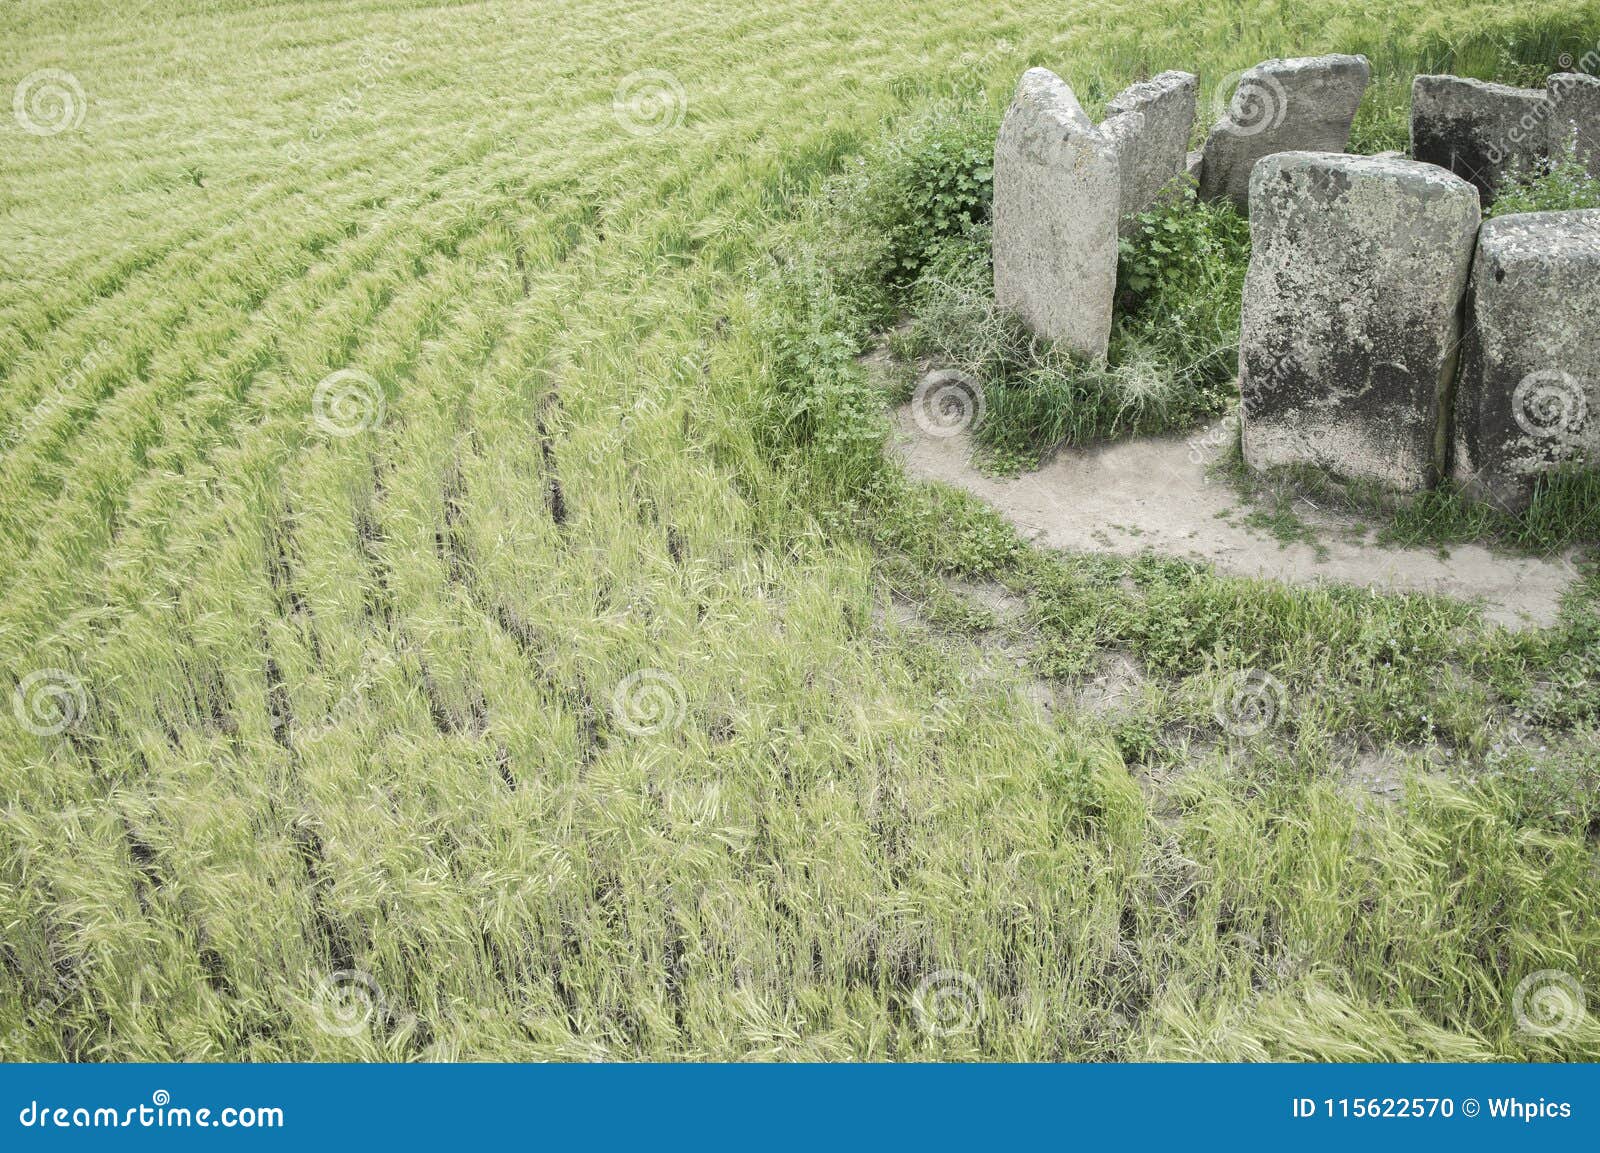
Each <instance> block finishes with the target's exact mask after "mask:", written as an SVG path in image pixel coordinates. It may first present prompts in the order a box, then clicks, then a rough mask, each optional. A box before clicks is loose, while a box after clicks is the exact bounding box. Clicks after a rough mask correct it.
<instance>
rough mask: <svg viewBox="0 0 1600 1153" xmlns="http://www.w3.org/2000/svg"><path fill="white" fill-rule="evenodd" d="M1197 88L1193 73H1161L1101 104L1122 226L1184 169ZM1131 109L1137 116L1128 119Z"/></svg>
mask: <svg viewBox="0 0 1600 1153" xmlns="http://www.w3.org/2000/svg"><path fill="white" fill-rule="evenodd" d="M1199 88H1200V80H1199V78H1198V77H1197V76H1195V75H1193V74H1192V73H1189V72H1163V73H1161V74H1160V75H1159V76H1155V77H1152V78H1151V79H1149V80H1145V81H1141V82H1140V83H1138V84H1134V85H1132V86H1130V87H1128V88H1125V89H1123V90H1122V91H1121V92H1120V93H1118V94H1117V95H1116V96H1115V97H1113V98H1112V99H1111V101H1110V103H1108V104H1107V105H1106V115H1107V119H1106V122H1105V124H1102V125H1101V131H1102V132H1103V133H1105V132H1106V131H1107V128H1108V127H1110V128H1111V132H1110V133H1109V135H1112V136H1113V138H1114V139H1116V141H1117V158H1118V166H1119V168H1120V170H1121V175H1122V218H1123V227H1124V229H1126V228H1127V227H1129V225H1128V220H1129V218H1130V217H1133V216H1136V215H1138V214H1139V213H1141V212H1143V211H1144V210H1145V209H1146V208H1149V207H1150V205H1151V204H1153V203H1155V200H1156V197H1158V196H1159V195H1160V194H1161V191H1162V190H1163V189H1164V188H1166V187H1167V186H1168V185H1169V184H1171V183H1172V181H1173V180H1174V179H1176V178H1177V177H1178V176H1180V175H1181V174H1182V173H1183V171H1184V160H1185V157H1186V154H1187V150H1188V148H1189V134H1190V132H1191V131H1192V130H1193V129H1194V112H1195V99H1196V93H1197V92H1198V91H1199ZM1130 113H1132V114H1136V115H1138V116H1139V117H1140V119H1139V120H1138V121H1137V122H1134V121H1131V120H1130V119H1129V114H1130ZM1135 124H1136V126H1134V125H1135Z"/></svg>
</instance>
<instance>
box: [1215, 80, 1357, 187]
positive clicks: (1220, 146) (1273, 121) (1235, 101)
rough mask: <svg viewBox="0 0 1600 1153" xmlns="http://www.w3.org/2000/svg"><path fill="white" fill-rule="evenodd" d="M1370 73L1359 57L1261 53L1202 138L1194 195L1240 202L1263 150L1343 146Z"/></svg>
mask: <svg viewBox="0 0 1600 1153" xmlns="http://www.w3.org/2000/svg"><path fill="white" fill-rule="evenodd" d="M1371 78H1372V66H1371V65H1370V64H1368V63H1367V58H1366V57H1365V56H1337V55H1336V56H1302V57H1297V58H1295V59H1292V60H1268V61H1266V62H1265V63H1262V64H1257V65H1256V66H1255V67H1254V68H1251V69H1250V70H1249V71H1247V72H1244V73H1241V74H1240V76H1239V83H1238V86H1237V87H1236V88H1234V89H1233V91H1232V93H1231V95H1230V96H1229V103H1228V105H1227V114H1226V115H1225V116H1223V117H1222V119H1221V120H1220V121H1218V123H1217V124H1216V126H1215V127H1213V128H1212V129H1211V132H1210V134H1209V135H1208V136H1207V137H1206V147H1205V161H1204V164H1203V166H1202V168H1201V173H1200V195H1201V197H1202V198H1203V199H1206V200H1217V199H1220V198H1222V197H1224V196H1226V197H1228V198H1230V199H1231V200H1233V202H1234V203H1235V204H1237V205H1238V206H1239V207H1240V208H1243V207H1245V204H1246V201H1247V199H1248V198H1249V195H1250V173H1251V172H1252V171H1253V170H1254V168H1255V166H1256V162H1257V161H1258V160H1260V159H1261V158H1262V157H1263V156H1270V155H1272V154H1273V153H1275V152H1291V151H1305V152H1343V151H1344V149H1345V146H1346V145H1347V144H1349V142H1350V126H1351V124H1352V123H1354V122H1355V118H1356V110H1357V109H1359V108H1360V107H1361V97H1362V95H1363V94H1364V93H1365V92H1366V90H1367V81H1368V80H1370V79H1371ZM1223 95H1228V94H1227V93H1226V92H1225V91H1223V92H1219V96H1223ZM1219 111H1220V110H1219Z"/></svg>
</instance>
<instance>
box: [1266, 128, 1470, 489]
mask: <svg viewBox="0 0 1600 1153" xmlns="http://www.w3.org/2000/svg"><path fill="white" fill-rule="evenodd" d="M1478 223H1479V209H1478V194H1477V192H1476V191H1475V190H1474V189H1473V188H1472V186H1471V185H1470V184H1467V183H1466V182H1465V181H1463V180H1461V179H1460V178H1458V177H1456V176H1453V175H1451V174H1450V173H1448V172H1446V171H1445V170H1444V169H1442V168H1437V167H1434V166H1433V165H1429V164H1419V163H1417V162H1415V161H1412V160H1405V159H1393V158H1378V157H1371V156H1348V155H1342V154H1333V153H1307V152H1287V153H1281V154H1278V155H1275V156H1269V157H1267V158H1265V159H1264V160H1262V161H1261V162H1260V163H1259V164H1258V165H1257V166H1256V171H1255V177H1254V179H1253V180H1252V182H1251V189H1250V235H1251V245H1252V251H1251V256H1250V269H1249V272H1248V274H1247V275H1246V278H1245V293H1244V315H1243V322H1242V326H1241V332H1240V351H1239V387H1240V392H1241V394H1242V398H1243V406H1242V407H1243V414H1244V420H1243V445H1244V459H1245V462H1246V463H1247V464H1248V465H1249V466H1250V467H1252V468H1257V469H1260V468H1272V467H1279V466H1286V465H1309V466H1312V467H1315V468H1317V469H1319V470H1321V471H1323V472H1324V473H1326V474H1328V475H1330V476H1331V477H1333V478H1335V479H1338V480H1362V481H1375V482H1377V483H1378V484H1380V485H1382V486H1383V487H1384V488H1387V489H1389V490H1391V491H1394V492H1414V491H1418V490H1421V489H1425V488H1427V487H1430V486H1431V485H1432V484H1433V483H1435V481H1436V480H1437V479H1438V474H1439V472H1440V470H1441V469H1442V467H1443V464H1444V457H1445V450H1446V443H1445V436H1444V431H1443V424H1442V421H1441V413H1443V412H1444V411H1446V404H1447V402H1448V396H1449V387H1450V382H1451V379H1452V375H1453V369H1454V351H1455V348H1456V344H1457V339H1458V336H1459V333H1460V325H1461V305H1462V297H1463V295H1464V293H1465V290H1466V284H1467V275H1468V270H1469V268H1470V265H1471V262H1472V247H1473V240H1474V237H1475V235H1476V233H1477V230H1478Z"/></svg>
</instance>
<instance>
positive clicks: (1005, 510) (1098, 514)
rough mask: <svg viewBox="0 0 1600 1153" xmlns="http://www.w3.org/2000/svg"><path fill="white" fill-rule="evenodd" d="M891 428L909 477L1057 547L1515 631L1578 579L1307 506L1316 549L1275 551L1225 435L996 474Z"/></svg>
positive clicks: (1096, 451) (903, 413) (1534, 562)
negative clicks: (1451, 611) (1383, 599)
mask: <svg viewBox="0 0 1600 1153" xmlns="http://www.w3.org/2000/svg"><path fill="white" fill-rule="evenodd" d="M894 422H895V436H894V447H895V451H896V453H897V455H898V456H899V458H900V460H901V461H902V463H903V464H904V466H905V468H906V469H907V471H908V472H909V473H910V474H911V475H913V476H916V477H920V478H922V479H926V480H936V481H941V482H943V483H945V484H948V485H952V486H954V487H956V488H960V489H964V490H965V491H967V492H970V493H972V494H973V495H974V496H977V497H979V498H981V499H982V500H984V501H987V502H988V503H989V504H991V505H992V506H994V508H995V509H997V510H998V511H999V512H1000V513H1001V514H1003V515H1004V516H1005V517H1006V518H1007V519H1008V520H1010V521H1011V522H1012V523H1013V524H1015V525H1017V526H1018V527H1019V528H1021V529H1022V530H1023V532H1024V534H1025V535H1027V536H1028V537H1029V538H1030V539H1033V540H1036V541H1037V542H1039V543H1041V544H1044V545H1047V546H1049V547H1052V548H1060V549H1067V550H1071V551H1079V552H1111V553H1117V554H1127V555H1131V554H1137V553H1141V552H1144V551H1146V550H1151V551H1155V552H1158V553H1164V554H1168V555H1171V556H1175V557H1182V558H1187V559H1192V560H1199V561H1203V562H1205V563H1207V564H1210V565H1212V566H1214V567H1215V568H1216V569H1217V570H1218V571H1220V572H1225V573H1229V574H1233V575H1237V576H1247V577H1261V578H1265V579H1269V580H1278V581H1285V582H1288V583H1291V584H1299V585H1312V584H1318V583H1333V584H1344V585H1353V586H1356V587H1360V588H1371V589H1376V590H1379V591H1383V592H1412V593H1431V594H1436V595H1442V596H1450V597H1456V598H1459V599H1462V600H1468V601H1473V602H1477V603H1478V604H1480V605H1481V606H1482V608H1483V612H1484V616H1485V618H1486V619H1487V620H1488V621H1490V622H1492V623H1494V624H1499V625H1504V626H1506V627H1507V628H1511V629H1527V628H1545V627H1548V626H1550V625H1552V624H1554V623H1555V620H1556V616H1557V611H1558V609H1559V606H1560V601H1561V596H1562V594H1563V593H1564V592H1565V591H1566V590H1567V588H1568V587H1569V585H1571V583H1572V581H1573V580H1574V578H1575V577H1576V575H1577V572H1576V569H1575V568H1574V566H1573V565H1572V563H1571V560H1570V557H1567V556H1553V557H1532V556H1514V555H1507V554H1503V553H1498V552H1494V551H1492V550H1490V549H1488V548H1486V547H1484V546H1482V545H1462V546H1458V547H1456V548H1454V549H1451V550H1450V552H1449V554H1448V555H1442V554H1441V553H1440V552H1438V551H1436V550H1432V549H1423V548H1398V547H1388V546H1383V545H1379V544H1377V543H1375V541H1374V537H1375V535H1376V530H1375V529H1373V528H1371V527H1368V526H1365V525H1363V524H1362V523H1361V522H1359V521H1357V520H1355V519H1353V518H1349V517H1345V516H1341V515H1339V514H1336V513H1332V512H1328V511H1326V510H1318V509H1314V508H1311V507H1310V506H1309V505H1308V506H1307V507H1306V508H1305V509H1303V510H1297V511H1298V512H1301V513H1302V519H1303V520H1304V521H1305V522H1306V523H1307V524H1309V525H1310V526H1311V527H1312V528H1313V529H1314V530H1315V531H1316V533H1317V536H1318V537H1319V540H1318V542H1317V545H1316V546H1313V545H1311V544H1307V543H1304V542H1291V543H1284V542H1282V541H1279V540H1278V539H1277V538H1275V537H1273V536H1272V535H1270V534H1269V533H1267V532H1265V531H1263V530H1261V529H1259V528H1255V527H1252V526H1251V525H1249V524H1246V523H1244V514H1245V513H1246V512H1247V510H1246V509H1244V508H1243V507H1242V506H1241V498H1240V497H1239V495H1238V493H1236V492H1235V491H1234V490H1233V489H1232V488H1231V487H1230V486H1229V485H1227V484H1226V483H1224V482H1222V481H1220V480H1217V479H1215V478H1213V477H1211V476H1209V475H1208V473H1207V469H1208V466H1209V465H1211V464H1212V463H1213V462H1214V461H1215V460H1216V458H1217V456H1218V455H1219V454H1220V453H1221V452H1222V451H1223V447H1224V445H1225V444H1226V443H1227V437H1226V436H1225V435H1224V433H1223V432H1222V430H1221V429H1220V428H1215V427H1214V428H1210V429H1206V430H1202V431H1200V432H1197V433H1195V434H1193V435H1191V436H1189V437H1187V438H1183V437H1149V438H1144V439H1138V440H1129V441H1122V442H1119V443H1116V444H1109V445H1098V446H1094V447H1090V448H1081V449H1062V450H1060V451H1058V452H1057V453H1056V454H1055V455H1054V456H1053V457H1052V458H1051V459H1050V460H1048V461H1047V462H1046V463H1045V464H1044V465H1043V466H1042V467H1041V468H1039V469H1038V470H1037V471H1034V472H1030V473H1025V474H1023V475H1022V476H1018V477H995V476H989V475H987V474H985V473H984V472H982V471H981V470H979V469H978V468H976V467H975V466H974V465H973V463H972V443H971V440H970V438H969V437H968V436H967V435H966V434H965V433H962V434H960V435H958V436H953V437H940V436H934V435H932V434H930V433H928V432H926V431H924V430H923V429H922V428H920V427H919V426H918V425H917V423H916V421H915V420H914V419H913V417H912V413H911V410H910V407H909V406H902V407H901V408H900V409H898V410H897V411H896V413H895V415H894Z"/></svg>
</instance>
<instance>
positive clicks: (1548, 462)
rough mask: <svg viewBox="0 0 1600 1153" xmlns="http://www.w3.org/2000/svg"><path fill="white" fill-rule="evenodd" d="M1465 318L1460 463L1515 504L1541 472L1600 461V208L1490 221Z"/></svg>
mask: <svg viewBox="0 0 1600 1153" xmlns="http://www.w3.org/2000/svg"><path fill="white" fill-rule="evenodd" d="M1468 318H1469V326H1468V329H1467V336H1466V342H1465V346H1464V353H1463V356H1462V365H1461V378H1460V381H1459V382H1458V384H1457V390H1456V405H1455V437H1454V447H1455V458H1454V461H1453V463H1452V465H1451V473H1452V475H1453V476H1454V477H1455V478H1456V479H1457V480H1458V481H1459V482H1461V484H1462V485H1463V486H1464V487H1465V488H1466V489H1467V491H1468V492H1470V493H1472V494H1473V495H1475V496H1477V497H1478V498H1480V499H1486V500H1491V501H1493V502H1495V503H1497V504H1499V505H1501V506H1502V507H1504V508H1506V509H1508V510H1511V511H1517V510H1520V509H1522V508H1523V507H1525V506H1526V505H1527V503H1528V500H1529V498H1530V497H1531V496H1532V493H1533V487H1534V483H1535V480H1536V478H1537V476H1538V474H1540V473H1541V472H1545V471H1547V470H1548V469H1550V468H1551V467H1553V466H1555V465H1557V464H1561V463H1565V462H1577V461H1585V462H1587V463H1588V464H1589V465H1595V464H1597V463H1600V209H1594V210H1589V211H1584V212H1534V213H1526V214H1520V215H1514V216H1502V217H1499V218H1497V219H1495V220H1490V221H1488V222H1487V223H1486V224H1484V226H1483V231H1482V232H1481V233H1480V234H1479V238H1478V255H1477V260H1476V262H1475V263H1474V265H1473V270H1472V293H1471V298H1470V306H1469V309H1468Z"/></svg>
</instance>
